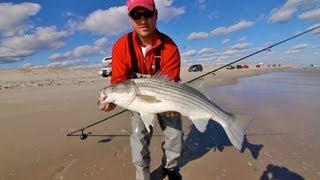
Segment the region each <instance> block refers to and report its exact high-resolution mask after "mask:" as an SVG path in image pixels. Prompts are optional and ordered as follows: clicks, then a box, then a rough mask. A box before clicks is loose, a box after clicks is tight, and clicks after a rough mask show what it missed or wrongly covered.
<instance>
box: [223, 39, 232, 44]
mask: <svg viewBox="0 0 320 180" xmlns="http://www.w3.org/2000/svg"><path fill="white" fill-rule="evenodd" d="M229 41H230V39H224V40H223V41H222V42H221V44H227V43H228V42H229Z"/></svg>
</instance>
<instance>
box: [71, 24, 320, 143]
mask: <svg viewBox="0 0 320 180" xmlns="http://www.w3.org/2000/svg"><path fill="white" fill-rule="evenodd" d="M318 28H320V25H319V26H316V27H313V28H310V29H308V30H306V31H304V32H301V33H299V34H297V35H294V36H292V37H289V38H287V39H285V40H282V41H280V42H277V43H275V44H272V45H270V46H268V47H266V48H263V49H261V50H258V51H256V52H254V53H251V54H249V55H247V56H244V57H242V58H239V59H237V60H235V61H232V62H231V63H229V64H226V65H223V66H221V67H219V68H217V69H214V70H212V71H209V72H207V73H205V74H203V75H200V76H198V77H196V78H194V79H191V80H189V81H187V82H185V83H190V82H193V81H195V80H197V79H200V78H202V77H204V76H207V75H209V74H212V73H213V74H214V73H215V72H216V71H219V70H220V69H223V68H225V67H227V66H230V65H232V64H234V63H237V62H239V61H242V60H244V59H247V58H249V57H251V56H254V55H256V54H259V53H261V52H264V51H270V50H271V48H273V47H276V46H278V45H280V44H283V43H285V42H287V41H290V40H292V39H295V38H297V37H299V36H302V35H304V34H306V33H309V32H311V31H314V30H316V29H318ZM185 83H184V84H185ZM126 111H128V110H127V109H125V110H122V111H120V112H118V113H116V114H114V115H112V116H109V117H106V118H105V119H102V120H100V121H97V122H94V123H92V124H89V125H87V126H85V127H82V128H80V129H77V130H75V131H72V132H70V133H68V134H67V135H66V136H80V139H81V140H85V139H86V138H87V137H88V136H97V135H94V134H92V133H91V132H89V133H85V132H84V131H85V130H86V129H88V128H90V127H92V126H95V125H97V124H100V123H102V122H104V121H106V120H108V119H111V118H113V117H115V116H117V115H120V114H122V113H124V112H126ZM78 132H80V134H76V133H78ZM98 136H103V135H98ZM106 136H107V135H106Z"/></svg>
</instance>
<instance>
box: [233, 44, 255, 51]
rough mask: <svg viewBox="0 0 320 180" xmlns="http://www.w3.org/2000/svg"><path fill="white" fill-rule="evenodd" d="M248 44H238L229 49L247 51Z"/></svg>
mask: <svg viewBox="0 0 320 180" xmlns="http://www.w3.org/2000/svg"><path fill="white" fill-rule="evenodd" d="M249 46H250V44H249V43H238V44H234V45H232V46H231V49H233V50H235V49H236V50H242V49H247V48H249Z"/></svg>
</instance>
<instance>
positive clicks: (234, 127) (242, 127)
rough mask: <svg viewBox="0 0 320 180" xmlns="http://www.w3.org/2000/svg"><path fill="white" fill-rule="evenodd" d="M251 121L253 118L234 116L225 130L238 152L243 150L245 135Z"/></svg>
mask: <svg viewBox="0 0 320 180" xmlns="http://www.w3.org/2000/svg"><path fill="white" fill-rule="evenodd" d="M251 121H252V118H250V117H248V116H240V115H234V116H233V117H232V120H231V121H229V122H228V125H227V126H226V127H225V128H224V129H225V131H226V133H227V135H228V138H229V140H230V141H231V143H232V145H233V146H234V147H235V148H237V149H238V150H241V148H242V144H243V140H244V135H245V134H246V130H247V128H248V126H249V124H250V122H251Z"/></svg>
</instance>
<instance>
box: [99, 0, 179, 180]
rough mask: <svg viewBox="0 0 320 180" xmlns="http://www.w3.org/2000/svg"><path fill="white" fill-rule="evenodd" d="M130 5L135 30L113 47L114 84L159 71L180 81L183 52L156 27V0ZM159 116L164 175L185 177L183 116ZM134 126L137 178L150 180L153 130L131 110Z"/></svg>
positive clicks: (110, 106) (109, 106)
mask: <svg viewBox="0 0 320 180" xmlns="http://www.w3.org/2000/svg"><path fill="white" fill-rule="evenodd" d="M127 6H128V15H129V20H130V23H131V25H132V28H133V32H131V33H129V34H126V35H124V36H122V37H121V38H120V39H119V40H118V41H117V42H116V43H115V44H114V46H113V49H112V77H111V84H116V83H121V82H123V81H126V80H128V79H130V78H141V77H145V76H147V75H154V74H156V73H157V72H160V73H161V74H163V75H164V76H166V77H167V78H169V79H170V80H172V81H176V82H178V81H179V80H180V77H179V74H180V54H179V51H178V48H177V46H176V45H175V43H174V42H173V41H172V40H171V39H170V38H169V37H168V36H166V35H164V34H162V33H160V32H159V31H158V30H157V29H156V21H157V18H158V11H157V9H156V7H155V3H154V1H153V0H128V2H127ZM104 98H105V97H100V99H104ZM115 107H116V105H115V104H113V103H109V104H100V105H99V108H100V110H102V111H110V110H113V109H114V108H115ZM157 117H158V120H159V124H160V127H161V129H162V130H163V132H164V134H165V142H164V143H163V144H162V148H163V151H164V156H163V160H162V161H163V162H162V163H163V174H164V175H168V178H169V179H182V178H181V175H180V174H179V168H178V158H179V157H180V155H181V151H182V146H183V132H182V121H181V115H180V114H179V113H177V112H165V113H163V114H158V115H157ZM131 125H132V135H131V137H130V145H131V153H132V161H133V163H134V165H135V166H136V178H137V179H141V180H142V179H150V167H149V166H150V151H149V144H150V139H151V136H152V129H151V131H150V133H148V131H147V130H146V127H145V126H144V123H143V121H142V120H141V117H140V115H139V114H138V113H137V112H132V113H131Z"/></svg>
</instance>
